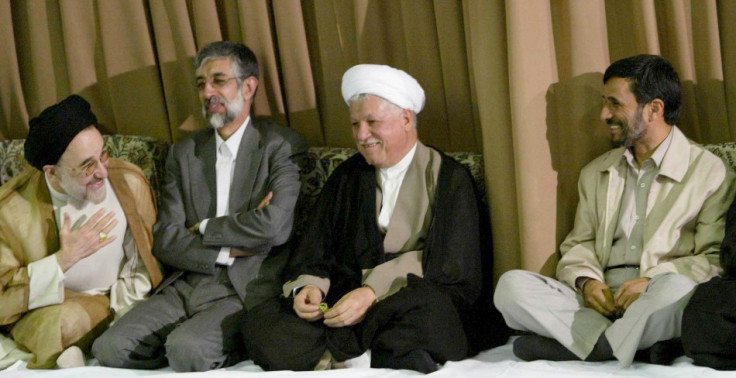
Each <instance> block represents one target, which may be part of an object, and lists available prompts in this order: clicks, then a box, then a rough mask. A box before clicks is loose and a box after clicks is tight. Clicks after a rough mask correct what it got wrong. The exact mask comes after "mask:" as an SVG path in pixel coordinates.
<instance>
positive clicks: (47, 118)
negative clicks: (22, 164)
mask: <svg viewBox="0 0 736 378" xmlns="http://www.w3.org/2000/svg"><path fill="white" fill-rule="evenodd" d="M92 125H95V126H96V125H97V117H95V115H94V113H92V110H90V106H89V103H88V102H87V101H86V100H85V99H83V98H81V97H79V96H77V95H71V96H69V97H67V98H66V99H64V101H62V102H60V103H58V104H56V105H52V106H50V107H48V108H46V109H45V110H44V111H42V112H41V114H39V115H38V117H36V118H34V119H32V120H31V122H30V128H29V130H28V137H27V138H26V144H25V146H24V154H25V158H26V160H27V161H28V163H30V164H31V165H32V166H34V167H36V168H37V169H38V170H43V166H44V165H55V164H56V163H58V162H59V159H60V158H61V155H62V154H64V151H66V148H67V146H69V143H71V142H72V139H74V137H75V136H77V134H79V132H80V131H82V130H84V129H86V128H87V127H89V126H92Z"/></svg>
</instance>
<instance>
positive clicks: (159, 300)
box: [92, 42, 307, 371]
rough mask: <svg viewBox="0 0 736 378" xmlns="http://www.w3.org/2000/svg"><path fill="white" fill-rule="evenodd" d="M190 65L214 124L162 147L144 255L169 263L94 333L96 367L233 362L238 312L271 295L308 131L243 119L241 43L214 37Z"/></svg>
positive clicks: (246, 66) (252, 66)
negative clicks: (149, 252)
mask: <svg viewBox="0 0 736 378" xmlns="http://www.w3.org/2000/svg"><path fill="white" fill-rule="evenodd" d="M194 65H195V70H196V76H197V77H196V83H197V88H198V90H199V97H200V100H201V101H202V105H203V108H202V111H203V113H204V116H205V118H206V119H207V120H208V121H209V123H210V125H211V126H212V128H207V129H205V130H201V131H200V132H197V133H195V134H194V135H192V136H191V137H188V138H187V139H185V140H183V141H181V142H179V143H177V144H175V145H174V146H172V148H171V150H170V151H169V156H168V159H167V162H166V179H165V183H164V187H163V190H162V195H161V200H160V203H161V206H160V207H161V208H160V212H159V218H158V221H157V223H156V225H155V226H154V254H155V255H156V257H157V258H158V259H159V260H160V261H162V262H163V263H165V264H167V265H169V266H171V267H173V268H175V269H176V272H175V273H174V274H172V275H171V276H170V277H168V278H167V280H165V281H164V283H162V284H161V286H160V288H159V291H158V293H157V294H156V295H154V296H152V297H151V298H150V299H149V300H148V301H146V302H144V303H142V304H141V305H139V306H137V307H136V308H134V309H133V310H131V311H130V312H129V313H128V314H126V315H125V316H124V317H123V318H121V319H120V321H118V322H117V323H116V324H115V325H113V327H112V328H110V329H109V330H108V331H107V332H106V333H105V334H103V336H102V337H100V338H99V339H98V340H97V342H96V343H95V344H94V346H93V349H92V351H93V353H94V355H95V357H97V359H98V360H99V361H100V364H102V365H104V366H113V367H123V368H134V369H155V368H159V367H162V366H165V365H166V364H167V362H168V364H169V365H170V366H171V367H172V368H173V369H174V370H175V371H205V370H209V369H215V368H219V367H223V366H228V365H231V364H233V363H236V362H238V361H240V360H241V359H243V358H244V357H245V355H244V353H243V351H244V348H243V346H242V339H241V338H240V337H238V336H237V334H238V332H239V329H240V324H241V320H242V318H243V316H244V313H245V311H247V310H248V309H250V308H251V307H253V306H254V305H256V304H258V303H260V302H262V301H264V300H266V299H268V298H271V297H275V296H277V295H278V294H279V289H280V273H281V269H282V268H283V265H284V263H285V260H286V258H287V256H286V249H285V248H280V246H283V245H284V244H285V243H286V241H287V240H288V238H289V235H290V233H291V229H292V223H293V220H294V207H295V204H296V200H297V197H298V195H299V188H300V180H299V166H300V163H301V161H303V159H304V158H306V151H307V144H306V141H305V140H304V139H303V138H302V137H300V136H299V135H298V134H297V133H295V132H293V131H291V130H290V129H288V128H285V127H281V126H278V125H275V124H273V123H269V122H263V121H256V120H253V119H252V118H251V117H250V107H251V104H252V102H253V98H254V95H255V93H256V89H257V87H258V63H257V61H256V57H255V55H254V54H253V52H252V51H251V50H250V49H248V48H247V47H246V46H244V45H242V44H240V43H234V42H215V43H212V44H210V45H207V46H205V47H204V48H203V49H202V50H201V51H199V53H197V56H196V57H195V62H194ZM167 360H168V361H167Z"/></svg>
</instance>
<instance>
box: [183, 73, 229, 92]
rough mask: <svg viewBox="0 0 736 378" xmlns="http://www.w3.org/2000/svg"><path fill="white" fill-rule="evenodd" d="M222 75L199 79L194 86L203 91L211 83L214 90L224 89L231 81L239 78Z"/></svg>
mask: <svg viewBox="0 0 736 378" xmlns="http://www.w3.org/2000/svg"><path fill="white" fill-rule="evenodd" d="M222 76H225V75H222V74H216V75H214V76H210V77H206V78H202V77H200V78H197V80H196V81H195V83H194V86H195V87H196V88H197V90H198V91H203V90H204V88H205V87H206V86H207V84H208V83H209V84H210V85H212V87H213V88H216V89H220V88H223V87H224V86H225V85H227V83H228V82H229V81H230V80H233V79H235V80H237V79H238V78H237V77H236V76H225V77H222Z"/></svg>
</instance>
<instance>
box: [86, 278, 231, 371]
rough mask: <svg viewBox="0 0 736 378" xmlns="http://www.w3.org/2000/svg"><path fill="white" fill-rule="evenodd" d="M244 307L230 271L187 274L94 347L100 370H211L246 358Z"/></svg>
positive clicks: (153, 298)
mask: <svg viewBox="0 0 736 378" xmlns="http://www.w3.org/2000/svg"><path fill="white" fill-rule="evenodd" d="M243 317H244V310H243V302H242V301H241V300H240V297H239V296H238V295H237V293H236V292H235V290H234V289H233V287H232V285H231V284H230V279H229V278H228V276H227V269H226V268H219V269H218V273H217V274H216V275H214V276H210V275H205V274H199V273H191V272H190V273H186V274H185V275H184V276H182V277H180V278H179V279H177V280H176V281H174V282H173V283H172V284H171V285H169V286H167V287H165V288H164V289H163V290H162V291H161V292H160V293H158V294H156V295H153V296H151V297H150V298H149V299H147V300H145V301H143V302H142V303H140V304H138V305H137V306H136V307H134V308H133V309H132V310H130V312H128V313H127V314H125V315H124V316H123V317H122V318H120V320H118V321H117V322H116V323H115V324H113V326H112V327H110V329H108V330H107V331H106V332H105V333H103V334H102V336H100V337H99V338H98V339H97V340H96V341H95V343H94V344H93V346H92V353H93V354H94V356H95V357H96V358H97V359H98V360H99V362H100V365H103V366H110V367H118V368H128V369H157V368H160V367H164V366H166V365H167V364H168V365H170V366H171V368H172V369H173V370H174V371H178V372H185V371H206V370H211V369H216V368H219V367H224V366H228V365H231V364H233V363H236V362H238V361H240V360H241V359H243V358H244V356H243V355H242V354H243V353H244V347H243V346H242V338H241V337H240V327H241V323H242V320H243Z"/></svg>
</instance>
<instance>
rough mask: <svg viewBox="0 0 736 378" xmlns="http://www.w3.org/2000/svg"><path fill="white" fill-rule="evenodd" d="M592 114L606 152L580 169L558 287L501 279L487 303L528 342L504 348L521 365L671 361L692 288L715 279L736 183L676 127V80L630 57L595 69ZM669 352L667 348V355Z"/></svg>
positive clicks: (520, 276) (530, 278) (664, 65)
mask: <svg viewBox="0 0 736 378" xmlns="http://www.w3.org/2000/svg"><path fill="white" fill-rule="evenodd" d="M603 82H604V94H603V99H604V104H603V109H602V111H601V118H602V119H603V120H604V121H605V122H606V123H607V124H608V125H609V127H610V131H611V135H612V141H613V142H614V146H615V147H618V148H615V149H613V150H611V151H609V152H607V153H605V154H603V155H602V156H600V157H598V158H597V159H595V160H593V161H592V162H591V163H590V164H588V165H587V166H586V167H585V168H583V170H582V172H581V174H580V179H579V184H578V190H579V195H580V201H579V203H578V209H577V213H576V216H575V226H574V228H573V230H572V231H571V232H570V234H569V235H568V236H567V238H566V239H565V241H564V242H563V243H562V245H561V247H560V252H561V255H562V257H561V259H560V262H559V264H558V266H557V279H558V280H559V281H558V280H554V279H552V278H549V277H544V276H541V275H538V274H535V273H531V272H526V271H519V270H515V271H510V272H507V273H505V274H504V275H503V276H502V277H501V279H500V280H499V283H498V286H497V290H496V293H495V298H494V301H495V303H496V306H497V307H498V309H499V310H500V311H501V313H502V314H503V315H504V318H505V319H506V323H507V324H508V325H509V326H510V327H511V328H514V329H518V330H523V331H530V332H532V333H534V334H535V335H530V336H522V337H520V338H518V339H517V340H516V341H515V342H514V353H515V354H516V355H517V356H518V357H520V358H522V359H524V360H536V359H547V360H575V359H585V360H588V361H600V360H608V359H613V358H616V359H618V360H619V361H620V362H621V363H622V364H623V365H629V364H631V362H632V361H633V359H634V356H635V354H636V352H637V351H638V350H646V349H649V351H648V354H641V356H643V357H644V359H645V360H648V361H649V362H654V363H669V362H671V360H672V358H673V354H672V353H669V352H668V350H669V347H673V346H674V347H676V346H677V344H676V343H672V342H667V340H670V339H673V338H678V337H679V336H680V323H681V318H682V310H683V308H684V307H685V305H686V304H687V301H688V299H689V298H690V295H692V289H693V288H694V287H695V285H696V284H697V283H699V282H704V281H707V280H708V279H710V278H712V277H714V276H715V275H717V274H718V273H719V271H720V270H721V269H720V266H719V262H718V248H719V245H720V242H721V240H722V239H723V235H724V215H725V213H726V210H727V209H728V206H729V204H730V203H731V200H732V199H733V197H734V189H736V187H735V186H734V175H733V173H732V172H731V171H730V170H729V169H728V168H727V167H726V166H725V164H724V163H723V161H721V160H720V159H719V158H718V157H716V156H715V155H713V154H711V153H710V152H708V151H706V150H704V149H703V148H702V147H701V146H698V145H697V144H694V143H693V142H691V141H689V140H688V139H687V138H686V137H685V135H683V133H682V132H681V131H680V129H679V128H677V126H675V124H676V123H677V119H678V115H679V110H680V105H681V86H680V80H679V78H678V75H677V73H676V72H675V70H674V69H673V68H672V66H671V65H670V64H669V62H667V61H666V60H665V59H663V58H662V57H660V56H654V55H639V56H634V57H630V58H626V59H622V60H619V61H617V62H615V63H613V64H612V65H611V66H610V67H609V68H608V69H607V70H606V72H605V74H604V77H603ZM674 349H677V348H674Z"/></svg>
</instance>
